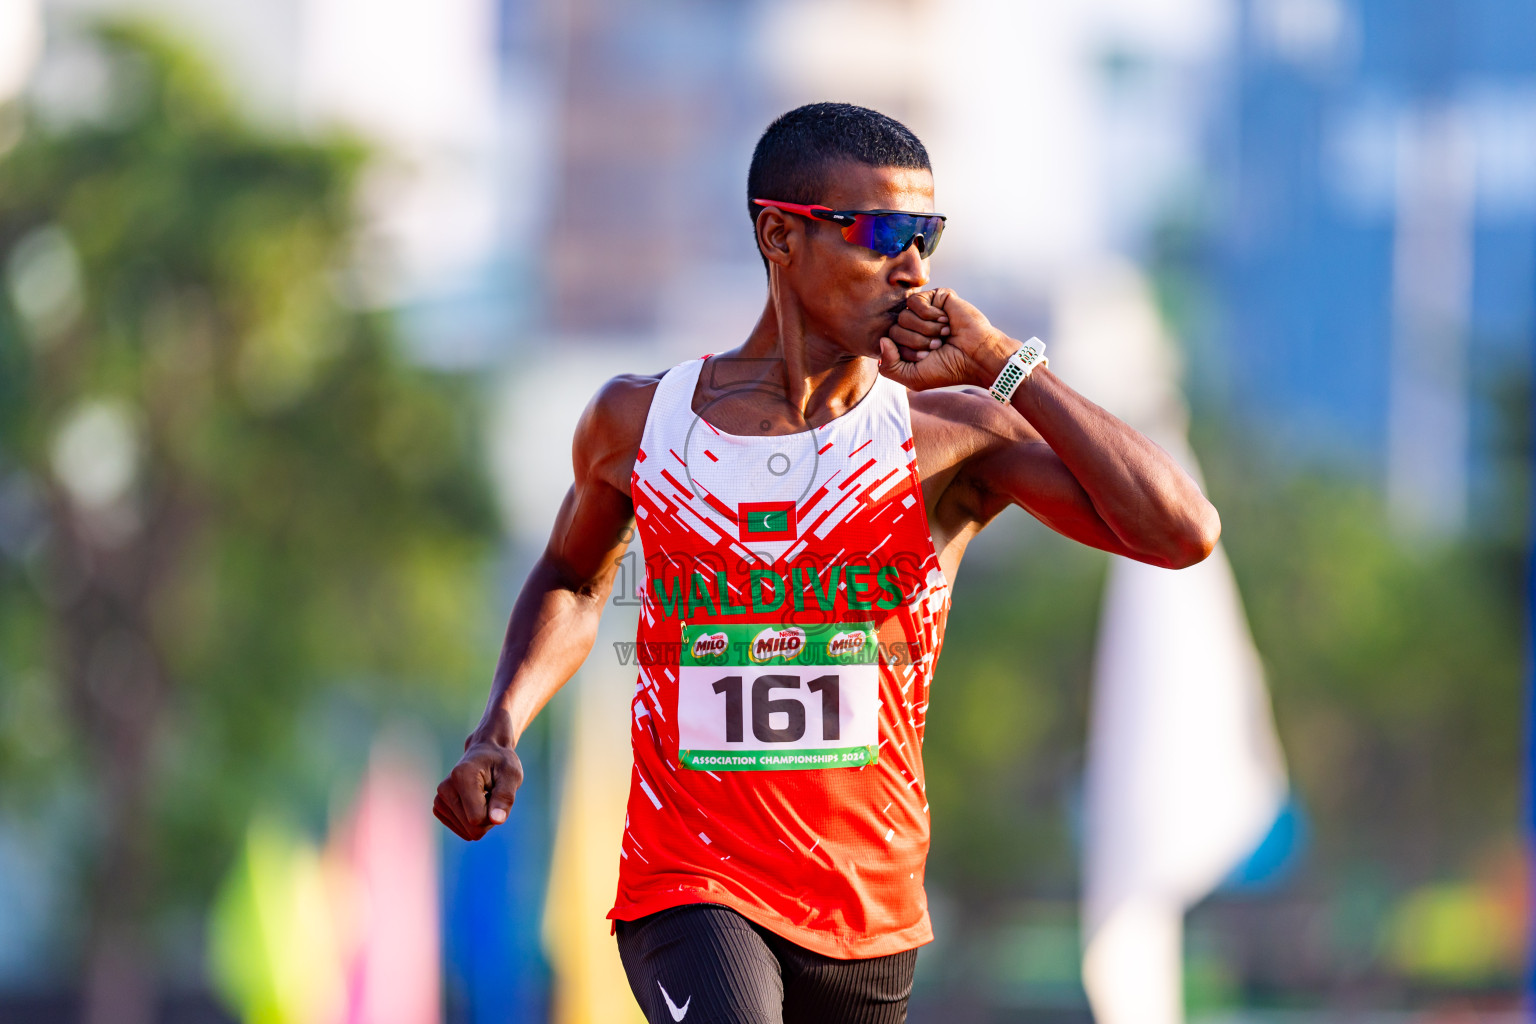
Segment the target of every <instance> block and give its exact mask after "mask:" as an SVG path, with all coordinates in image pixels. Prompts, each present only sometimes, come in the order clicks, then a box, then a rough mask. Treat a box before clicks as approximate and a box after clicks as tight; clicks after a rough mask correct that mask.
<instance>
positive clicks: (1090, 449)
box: [1012, 367, 1221, 569]
mask: <svg viewBox="0 0 1536 1024" xmlns="http://www.w3.org/2000/svg"><path fill="white" fill-rule="evenodd" d="M1012 405H1013V408H1014V409H1015V410H1016V411H1017V412H1018V413H1019V414H1020V415H1022V416H1023V417H1024V418H1025V419H1026V420H1028V421H1029V423H1030V425H1031V426H1033V427H1034V428H1035V429H1036V430H1037V431H1039V433H1040V436H1041V437H1042V438H1044V440H1045V442H1046V443H1047V444H1049V445H1050V446H1051V449H1052V450H1053V451H1054V452H1055V453H1056V455H1057V457H1058V458H1060V459H1061V461H1062V463H1063V464H1064V465H1065V466H1066V467H1067V469H1068V470H1070V471H1071V473H1072V475H1073V476H1074V477H1076V478H1077V481H1078V483H1080V484H1081V485H1082V487H1083V490H1084V491H1086V492H1087V494H1088V497H1089V500H1091V501H1092V502H1093V506H1094V510H1095V511H1096V512H1098V514H1099V517H1100V518H1101V519H1103V520H1104V523H1105V525H1107V526H1108V527H1109V528H1110V529H1111V530H1112V531H1114V533H1115V536H1117V537H1118V538H1119V539H1120V541H1121V542H1122V543H1123V544H1125V546H1126V547H1127V548H1129V549H1131V550H1132V551H1134V552H1136V553H1137V554H1138V555H1140V556H1142V557H1143V558H1144V559H1145V560H1147V561H1149V562H1153V563H1155V564H1158V565H1163V566H1165V567H1167V568H1174V569H1179V568H1184V567H1185V566H1189V565H1193V564H1194V563H1196V562H1199V561H1200V560H1201V559H1203V558H1205V556H1206V555H1208V554H1210V552H1211V549H1212V548H1213V547H1215V545H1216V539H1217V538H1218V537H1219V536H1220V535H1221V520H1220V518H1219V517H1218V515H1217V513H1216V509H1215V508H1214V507H1213V506H1212V505H1211V503H1210V502H1209V501H1207V500H1206V498H1205V495H1203V494H1201V493H1200V488H1199V487H1198V486H1197V485H1196V484H1195V481H1194V480H1193V479H1191V478H1190V476H1189V474H1188V473H1186V472H1184V470H1183V469H1182V468H1181V467H1180V466H1179V464H1178V463H1177V462H1175V461H1174V460H1173V458H1172V457H1171V456H1169V454H1168V453H1167V452H1165V451H1163V450H1162V449H1161V448H1159V447H1158V446H1157V445H1156V444H1154V443H1153V442H1152V441H1151V440H1149V439H1148V438H1147V437H1146V436H1145V435H1143V434H1142V433H1140V432H1139V431H1137V430H1135V429H1133V428H1132V427H1131V426H1129V425H1128V424H1126V423H1125V422H1124V421H1122V420H1120V419H1118V418H1116V417H1115V416H1113V415H1111V414H1110V413H1109V412H1107V411H1106V410H1104V409H1102V408H1100V407H1099V406H1098V405H1095V404H1094V403H1093V402H1091V401H1089V400H1088V399H1086V398H1084V397H1083V396H1082V395H1080V394H1078V393H1077V392H1076V391H1074V390H1072V389H1071V388H1070V387H1068V386H1067V385H1066V384H1065V383H1064V382H1063V381H1062V380H1061V378H1059V377H1057V376H1056V375H1054V374H1052V373H1051V372H1050V371H1049V370H1048V369H1046V368H1044V367H1041V368H1039V369H1037V370H1036V371H1035V372H1034V373H1033V374H1031V375H1030V378H1029V380H1027V381H1026V382H1025V383H1024V384H1023V385H1022V386H1021V387H1020V388H1019V389H1018V390H1017V391H1015V392H1014V395H1013V402H1012Z"/></svg>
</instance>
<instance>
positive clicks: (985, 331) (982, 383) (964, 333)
mask: <svg viewBox="0 0 1536 1024" xmlns="http://www.w3.org/2000/svg"><path fill="white" fill-rule="evenodd" d="M1020 346H1021V343H1020V342H1019V341H1017V340H1015V339H1013V338H1010V337H1009V336H1008V335H1006V334H1004V333H1003V332H1002V331H1000V330H998V329H997V328H996V327H993V326H992V322H991V321H990V320H988V319H987V318H986V317H985V316H983V315H982V312H981V310H979V309H977V308H976V307H975V306H973V305H971V304H970V303H969V302H966V301H965V300H964V299H962V298H961V297H960V296H958V295H956V294H955V293H954V292H952V291H950V290H949V289H948V288H939V289H936V290H934V291H928V292H918V293H916V294H914V295H910V296H908V297H907V308H906V309H904V310H902V311H901V315H900V316H899V317H897V319H896V324H895V326H894V327H892V328H891V330H890V333H888V334H887V335H886V336H885V337H884V338H881V339H880V372H881V373H883V374H885V375H886V376H887V377H890V378H891V379H892V380H896V381H900V382H901V383H902V384H905V385H906V386H907V387H909V388H911V389H912V390H913V391H925V390H927V389H928V388H942V387H949V386H951V385H954V384H974V385H976V386H978V387H983V388H990V387H991V386H992V383H993V381H995V380H997V375H998V374H999V373H1000V372H1001V371H1002V368H1003V364H1004V363H1005V362H1007V361H1008V357H1009V356H1011V355H1013V353H1014V351H1015V350H1016V349H1018V348H1019V347H1020Z"/></svg>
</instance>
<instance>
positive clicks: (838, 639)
mask: <svg viewBox="0 0 1536 1024" xmlns="http://www.w3.org/2000/svg"><path fill="white" fill-rule="evenodd" d="M868 642H869V634H868V633H866V632H864V631H863V630H862V629H855V630H850V631H849V632H847V633H837V634H834V635H833V637H832V639H830V640H828V641H827V656H828V657H831V658H841V657H844V656H845V655H849V654H857V653H859V652H860V651H862V650H863V649H864V645H865V644H866V643H868Z"/></svg>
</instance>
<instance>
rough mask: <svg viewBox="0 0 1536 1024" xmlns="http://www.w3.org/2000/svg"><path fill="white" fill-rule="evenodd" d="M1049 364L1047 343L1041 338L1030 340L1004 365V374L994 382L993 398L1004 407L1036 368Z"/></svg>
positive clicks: (999, 375)
mask: <svg viewBox="0 0 1536 1024" xmlns="http://www.w3.org/2000/svg"><path fill="white" fill-rule="evenodd" d="M1049 364H1050V360H1048V359H1046V358H1045V342H1043V341H1041V340H1040V339H1039V338H1030V339H1029V340H1028V341H1026V342H1025V343H1024V344H1023V345H1021V346H1019V350H1018V351H1017V352H1015V353H1014V354H1013V355H1011V356H1009V357H1008V361H1007V362H1006V363H1004V364H1003V369H1002V372H1001V373H999V374H998V375H997V380H995V381H993V382H992V387H991V389H990V390H991V394H992V397H993V398H995V399H997V400H998V401H999V402H1002V403H1003V404H1004V405H1006V404H1008V402H1009V401H1010V400H1011V399H1012V398H1013V393H1014V392H1015V391H1017V390H1019V385H1020V384H1023V383H1024V382H1025V381H1026V380H1028V379H1029V375H1030V374H1031V373H1034V372H1035V367H1037V366H1047V365H1049Z"/></svg>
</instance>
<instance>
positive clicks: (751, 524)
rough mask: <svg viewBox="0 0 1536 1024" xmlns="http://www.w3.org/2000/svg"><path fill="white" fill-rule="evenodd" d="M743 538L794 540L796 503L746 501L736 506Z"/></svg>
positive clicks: (737, 519)
mask: <svg viewBox="0 0 1536 1024" xmlns="http://www.w3.org/2000/svg"><path fill="white" fill-rule="evenodd" d="M736 522H737V523H738V524H739V525H740V531H741V539H742V540H794V539H795V535H796V534H795V529H796V524H795V503H794V502H792V501H744V502H742V503H741V504H740V505H737V506H736Z"/></svg>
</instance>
